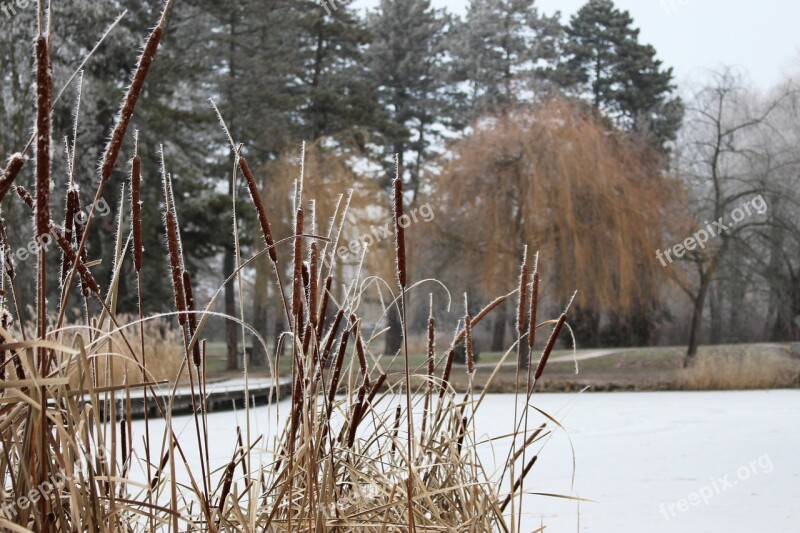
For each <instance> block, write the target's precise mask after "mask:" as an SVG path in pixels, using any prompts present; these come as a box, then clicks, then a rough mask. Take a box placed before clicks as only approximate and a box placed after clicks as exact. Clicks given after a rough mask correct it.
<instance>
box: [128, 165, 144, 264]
mask: <svg viewBox="0 0 800 533" xmlns="http://www.w3.org/2000/svg"><path fill="white" fill-rule="evenodd" d="M141 189H142V158H141V157H139V155H138V154H137V155H135V156H134V157H133V162H132V164H131V222H132V226H133V267H134V269H135V270H136V272H137V273H141V272H142V263H143V261H144V244H143V242H142V191H141Z"/></svg>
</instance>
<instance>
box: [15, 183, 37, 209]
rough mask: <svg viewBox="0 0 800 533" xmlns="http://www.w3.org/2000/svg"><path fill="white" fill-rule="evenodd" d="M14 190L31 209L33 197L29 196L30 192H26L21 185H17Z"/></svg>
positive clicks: (32, 207)
mask: <svg viewBox="0 0 800 533" xmlns="http://www.w3.org/2000/svg"><path fill="white" fill-rule="evenodd" d="M16 191H17V196H19V197H20V198H21V199H22V201H23V202H25V205H27V206H28V209H30V210H31V211H33V209H34V203H33V197H32V196H31V193H29V192H28V189H26V188H25V187H23V186H22V185H17V187H16Z"/></svg>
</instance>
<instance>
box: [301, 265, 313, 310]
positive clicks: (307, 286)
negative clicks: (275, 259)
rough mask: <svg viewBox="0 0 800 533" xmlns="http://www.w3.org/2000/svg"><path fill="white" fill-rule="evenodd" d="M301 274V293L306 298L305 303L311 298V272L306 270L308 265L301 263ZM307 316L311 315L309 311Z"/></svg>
mask: <svg viewBox="0 0 800 533" xmlns="http://www.w3.org/2000/svg"><path fill="white" fill-rule="evenodd" d="M302 274H303V293H304V294H305V298H306V300H305V301H306V302H307V301H309V299H310V298H311V272H309V270H308V263H305V262H303V266H302ZM301 301H302V300H301ZM308 314H309V315H310V314H311V311H310V310H309V312H308Z"/></svg>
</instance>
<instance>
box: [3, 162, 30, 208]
mask: <svg viewBox="0 0 800 533" xmlns="http://www.w3.org/2000/svg"><path fill="white" fill-rule="evenodd" d="M24 164H25V158H24V157H23V156H22V154H14V155H12V156H11V158H10V159H9V160H8V166H6V169H5V170H4V171H3V174H2V176H0V202H2V201H3V198H5V197H6V193H8V191H9V189H11V186H12V185H14V180H16V179H17V176H19V173H20V171H21V170H22V166H23V165H24Z"/></svg>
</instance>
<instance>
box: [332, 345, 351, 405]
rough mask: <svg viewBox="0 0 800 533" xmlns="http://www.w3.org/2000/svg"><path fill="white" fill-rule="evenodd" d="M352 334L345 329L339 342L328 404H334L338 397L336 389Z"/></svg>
mask: <svg viewBox="0 0 800 533" xmlns="http://www.w3.org/2000/svg"><path fill="white" fill-rule="evenodd" d="M349 336H350V330H349V329H345V330H344V333H342V340H341V341H340V342H339V353H337V354H336V361H335V362H334V363H333V370H332V372H331V386H330V389H328V404H332V403H333V400H334V399H335V398H336V391H338V390H339V378H340V376H341V373H342V364H343V363H344V354H345V352H346V351H347V341H348V338H349Z"/></svg>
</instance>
